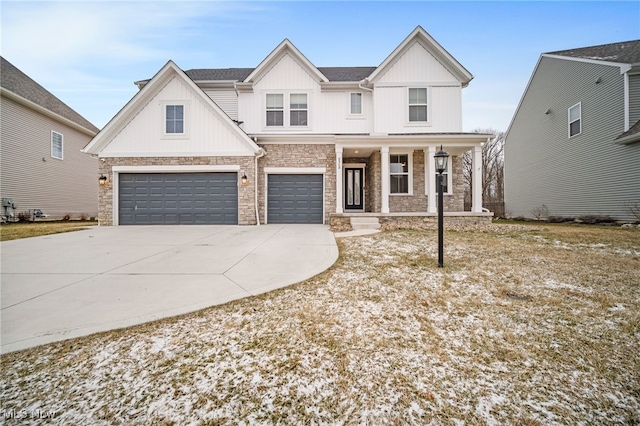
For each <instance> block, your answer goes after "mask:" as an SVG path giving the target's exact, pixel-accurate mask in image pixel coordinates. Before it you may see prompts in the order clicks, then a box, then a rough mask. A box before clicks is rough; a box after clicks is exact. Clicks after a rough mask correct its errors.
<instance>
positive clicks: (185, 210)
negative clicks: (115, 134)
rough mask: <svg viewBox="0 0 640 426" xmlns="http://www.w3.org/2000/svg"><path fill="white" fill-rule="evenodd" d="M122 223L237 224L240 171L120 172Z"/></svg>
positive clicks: (119, 199) (120, 213)
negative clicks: (238, 173) (238, 172)
mask: <svg viewBox="0 0 640 426" xmlns="http://www.w3.org/2000/svg"><path fill="white" fill-rule="evenodd" d="M118 194H119V196H118V206H119V223H120V225H181V224H230V225H237V224H238V175H237V173H120V175H119V191H118Z"/></svg>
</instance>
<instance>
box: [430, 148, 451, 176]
mask: <svg viewBox="0 0 640 426" xmlns="http://www.w3.org/2000/svg"><path fill="white" fill-rule="evenodd" d="M433 157H434V159H435V160H436V172H438V174H442V173H444V171H445V170H446V169H447V160H448V159H449V154H447V153H446V152H445V151H443V150H442V145H440V151H438V152H437V153H436V155H434V156H433Z"/></svg>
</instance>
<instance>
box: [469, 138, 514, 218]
mask: <svg viewBox="0 0 640 426" xmlns="http://www.w3.org/2000/svg"><path fill="white" fill-rule="evenodd" d="M475 132H476V133H486V134H492V135H494V137H493V139H491V140H490V141H489V142H487V143H485V144H484V146H483V147H482V203H483V204H490V203H503V202H504V138H505V132H502V131H498V130H494V129H476V130H475ZM462 168H463V170H462V171H463V177H464V191H465V192H464V199H465V203H467V204H470V203H471V194H472V187H473V164H472V158H471V152H470V151H469V152H466V153H464V155H463V156H462ZM502 213H504V212H502Z"/></svg>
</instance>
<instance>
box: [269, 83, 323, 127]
mask: <svg viewBox="0 0 640 426" xmlns="http://www.w3.org/2000/svg"><path fill="white" fill-rule="evenodd" d="M267 95H282V97H283V110H282V111H283V113H282V114H283V117H282V126H267ZM291 95H307V125H306V126H292V125H291V111H292V110H291ZM294 111H301V110H294ZM311 111H312V107H311V92H310V91H308V90H295V89H294V90H268V91H263V92H262V109H261V112H260V113H261V114H262V129H263V130H264V131H269V130H289V131H292V130H293V131H295V130H310V129H311Z"/></svg>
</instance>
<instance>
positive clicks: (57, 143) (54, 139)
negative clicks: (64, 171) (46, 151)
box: [51, 131, 64, 160]
mask: <svg viewBox="0 0 640 426" xmlns="http://www.w3.org/2000/svg"><path fill="white" fill-rule="evenodd" d="M63 144H64V136H62V133H58V132H54V131H52V132H51V157H53V158H57V159H59V160H62V158H63V148H64V147H63Z"/></svg>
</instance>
